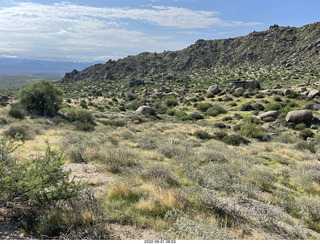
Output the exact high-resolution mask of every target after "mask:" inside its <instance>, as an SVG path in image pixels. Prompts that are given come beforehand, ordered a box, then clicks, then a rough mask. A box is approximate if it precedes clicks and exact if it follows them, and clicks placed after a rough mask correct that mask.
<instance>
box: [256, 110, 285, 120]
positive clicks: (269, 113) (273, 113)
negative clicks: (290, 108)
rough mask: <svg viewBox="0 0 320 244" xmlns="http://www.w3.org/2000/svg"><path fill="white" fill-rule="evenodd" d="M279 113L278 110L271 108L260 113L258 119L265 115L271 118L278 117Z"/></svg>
mask: <svg viewBox="0 0 320 244" xmlns="http://www.w3.org/2000/svg"><path fill="white" fill-rule="evenodd" d="M279 115H280V112H279V111H278V110H271V111H268V112H264V113H262V114H260V115H259V118H260V119H264V118H266V117H272V118H275V119H276V118H278V116H279Z"/></svg>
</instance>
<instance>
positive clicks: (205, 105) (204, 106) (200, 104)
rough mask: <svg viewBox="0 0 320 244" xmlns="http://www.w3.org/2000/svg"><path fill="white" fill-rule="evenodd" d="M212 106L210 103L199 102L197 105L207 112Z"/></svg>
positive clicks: (200, 109)
mask: <svg viewBox="0 0 320 244" xmlns="http://www.w3.org/2000/svg"><path fill="white" fill-rule="evenodd" d="M211 107H212V105H211V104H210V103H199V104H198V105H197V109H198V110H199V111H201V112H207V110H208V109H209V108H211Z"/></svg>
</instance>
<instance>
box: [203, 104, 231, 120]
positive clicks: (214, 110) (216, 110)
mask: <svg viewBox="0 0 320 244" xmlns="http://www.w3.org/2000/svg"><path fill="white" fill-rule="evenodd" d="M226 113H227V110H225V109H224V108H223V107H222V106H220V105H219V104H213V105H212V106H211V107H210V108H208V109H207V111H206V115H207V116H212V117H215V116H218V115H219V114H226Z"/></svg>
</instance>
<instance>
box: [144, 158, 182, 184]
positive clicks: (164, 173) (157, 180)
mask: <svg viewBox="0 0 320 244" xmlns="http://www.w3.org/2000/svg"><path fill="white" fill-rule="evenodd" d="M140 175H141V177H142V179H143V180H145V181H150V182H153V183H154V184H158V185H162V186H165V185H176V184H177V181H176V180H175V179H174V175H173V173H172V172H171V171H170V169H169V168H168V167H166V166H164V165H162V164H160V163H156V164H152V165H148V166H147V167H145V168H144V169H143V170H142V171H141V173H140Z"/></svg>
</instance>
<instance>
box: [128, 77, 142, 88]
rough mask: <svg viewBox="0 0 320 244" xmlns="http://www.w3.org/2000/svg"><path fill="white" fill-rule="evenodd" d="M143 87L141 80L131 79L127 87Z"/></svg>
mask: <svg viewBox="0 0 320 244" xmlns="http://www.w3.org/2000/svg"><path fill="white" fill-rule="evenodd" d="M141 85H144V82H143V81H142V80H137V79H135V78H133V79H132V80H131V81H130V82H129V86H131V87H133V86H141Z"/></svg>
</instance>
